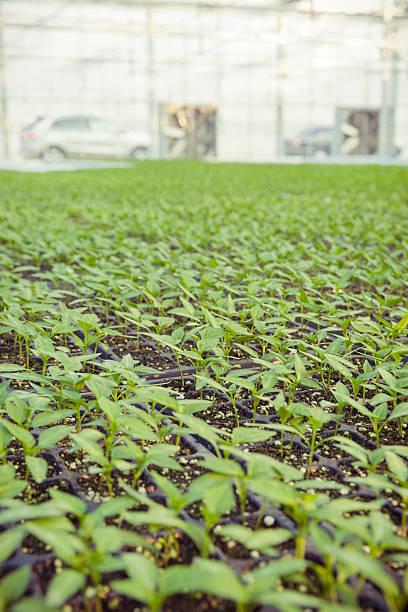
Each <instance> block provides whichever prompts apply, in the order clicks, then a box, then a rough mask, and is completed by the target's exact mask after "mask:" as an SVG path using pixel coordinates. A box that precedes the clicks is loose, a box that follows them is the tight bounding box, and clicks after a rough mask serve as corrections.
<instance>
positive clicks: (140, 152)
mask: <svg viewBox="0 0 408 612" xmlns="http://www.w3.org/2000/svg"><path fill="white" fill-rule="evenodd" d="M148 156H149V151H148V150H147V148H146V147H136V148H135V149H133V150H132V151H131V153H130V157H133V159H138V160H139V161H141V160H143V159H147V158H148Z"/></svg>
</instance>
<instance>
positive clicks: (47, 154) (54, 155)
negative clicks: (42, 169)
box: [43, 147, 66, 162]
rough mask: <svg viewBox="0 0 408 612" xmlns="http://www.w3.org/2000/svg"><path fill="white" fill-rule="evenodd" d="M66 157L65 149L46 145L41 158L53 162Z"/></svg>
mask: <svg viewBox="0 0 408 612" xmlns="http://www.w3.org/2000/svg"><path fill="white" fill-rule="evenodd" d="M65 158H66V154H65V151H63V149H61V148H60V147H48V149H46V150H45V151H44V155H43V159H45V160H46V161H50V162H54V161H62V160H63V159H65Z"/></svg>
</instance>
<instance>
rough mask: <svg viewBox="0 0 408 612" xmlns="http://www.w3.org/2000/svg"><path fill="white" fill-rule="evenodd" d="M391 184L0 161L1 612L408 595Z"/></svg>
mask: <svg viewBox="0 0 408 612" xmlns="http://www.w3.org/2000/svg"><path fill="white" fill-rule="evenodd" d="M407 210H408V176H407V172H406V170H405V169H403V168H373V167H370V168H363V167H357V168H351V167H340V168H335V167H324V166H319V167H316V166H315V167H307V166H303V167H289V166H288V167H285V166H249V165H248V166H246V165H219V166H210V165H205V164H199V163H189V162H185V163H167V164H166V163H153V162H146V163H143V164H139V165H138V166H135V167H134V169H130V170H116V171H104V172H101V171H93V172H77V173H75V174H68V173H55V174H53V175H47V176H44V175H21V174H17V173H15V174H14V173H6V172H3V173H1V174H0V212H1V218H2V226H1V235H0V265H1V278H0V304H1V311H0V407H1V415H0V460H1V463H0V562H1V570H0V611H6V610H12V611H15V612H37V611H38V612H40V611H41V612H44V611H45V612H52V611H55V610H61V609H62V610H64V611H65V612H79V611H85V610H86V611H88V612H102V611H107V610H120V611H128V610H129V611H131V610H136V611H137V610H140V611H141V610H145V609H150V610H152V611H154V612H155V611H158V610H165V611H166V612H170V611H172V612H174V611H177V612H182V611H183V610H191V609H193V610H198V611H199V612H204V611H225V612H227V611H228V612H229V611H232V610H238V611H239V612H244V611H249V610H260V611H263V612H267V611H276V610H278V611H281V612H295V611H300V610H309V611H327V612H329V611H332V610H337V611H338V612H351V611H357V610H366V611H381V612H393V611H397V610H407V609H408V572H407V567H408V566H407V561H408V539H407V529H408V520H407V513H408V462H407V460H408V446H407V435H408V428H407V424H408V397H407V396H408V364H407V360H408V357H407V355H408V342H407V340H408V337H407V330H408V311H407V298H408V291H407V270H406V264H407V252H408V213H407Z"/></svg>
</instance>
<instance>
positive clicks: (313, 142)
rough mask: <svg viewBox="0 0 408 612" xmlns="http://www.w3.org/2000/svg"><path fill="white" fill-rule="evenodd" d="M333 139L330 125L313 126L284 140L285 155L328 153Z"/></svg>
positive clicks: (323, 155)
mask: <svg viewBox="0 0 408 612" xmlns="http://www.w3.org/2000/svg"><path fill="white" fill-rule="evenodd" d="M332 141H333V128H332V127H326V126H321V127H313V128H309V129H307V130H303V131H302V132H300V133H299V135H298V136H296V137H295V138H292V139H290V140H285V155H314V156H316V157H326V155H330V153H331V147H332Z"/></svg>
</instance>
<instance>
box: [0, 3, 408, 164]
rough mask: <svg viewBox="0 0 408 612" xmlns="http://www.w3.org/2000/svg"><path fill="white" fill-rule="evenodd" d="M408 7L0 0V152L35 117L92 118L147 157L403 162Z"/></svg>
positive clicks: (8, 153)
mask: <svg viewBox="0 0 408 612" xmlns="http://www.w3.org/2000/svg"><path fill="white" fill-rule="evenodd" d="M407 6H408V5H407V2H406V1H405V0H236V1H225V0H207V1H201V0H200V1H198V0H169V1H168V2H166V1H163V0H121V1H111V2H110V1H109V0H98V1H97V2H96V1H86V0H70V1H63V0H44V1H42V2H40V3H38V2H32V1H30V0H2V1H1V3H0V10H1V14H0V65H1V73H0V95H1V126H0V127H1V136H2V138H1V140H2V149H3V150H2V154H3V157H5V158H11V159H13V158H16V157H18V156H21V154H22V151H21V133H22V130H23V129H24V128H25V127H26V126H29V125H31V124H32V123H33V122H34V121H35V120H36V119H37V118H38V117H44V116H52V117H54V118H58V117H67V116H91V117H92V116H93V117H97V118H100V119H103V120H109V121H111V122H113V124H112V125H113V126H114V127H112V129H116V128H117V129H123V130H132V131H134V132H136V133H138V134H139V140H140V142H141V143H142V144H143V147H144V148H145V149H146V154H147V155H148V156H149V157H152V158H180V157H195V158H206V159H211V160H219V161H226V160H235V161H272V160H274V159H276V158H279V157H282V156H287V157H289V156H290V159H291V160H292V161H293V160H294V159H299V157H301V156H302V155H303V156H307V157H309V158H311V159H312V160H313V158H317V159H319V158H323V157H328V156H332V157H331V159H333V156H334V157H344V156H347V157H349V158H351V160H352V161H353V160H354V161H357V158H361V156H368V155H370V156H371V155H373V156H375V157H378V158H387V157H388V158H399V159H404V158H406V157H407V156H408V84H407V81H408V80H407V74H408V8H407ZM95 132H97V130H96V129H95ZM99 139H100V140H103V136H101V135H99ZM96 140H98V136H96ZM298 141H301V144H300V145H299V144H298ZM105 148H106V152H107V153H109V147H105ZM102 149H103V147H102Z"/></svg>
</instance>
